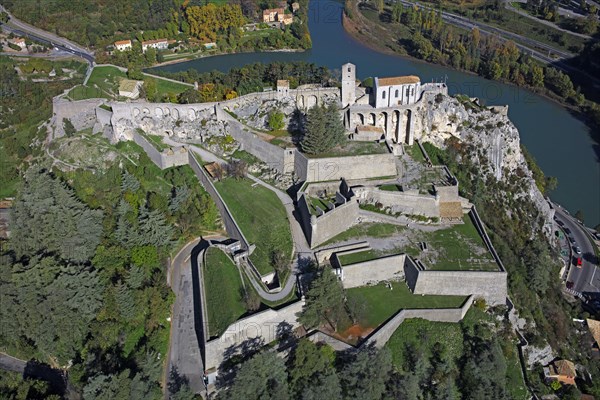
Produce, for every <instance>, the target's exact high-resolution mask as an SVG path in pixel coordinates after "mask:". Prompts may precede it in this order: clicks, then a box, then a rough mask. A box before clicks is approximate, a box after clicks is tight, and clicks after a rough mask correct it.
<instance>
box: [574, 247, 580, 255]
mask: <svg viewBox="0 0 600 400" xmlns="http://www.w3.org/2000/svg"><path fill="white" fill-rule="evenodd" d="M574 250H575V253H577V254H581V248H580V247H579V246H575V249H574Z"/></svg>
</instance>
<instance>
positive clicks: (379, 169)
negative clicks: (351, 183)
mask: <svg viewBox="0 0 600 400" xmlns="http://www.w3.org/2000/svg"><path fill="white" fill-rule="evenodd" d="M294 171H295V173H296V176H298V178H299V179H300V180H301V181H306V182H320V181H334V180H339V179H341V178H346V179H369V178H377V177H381V176H395V175H396V173H397V171H396V158H395V156H394V155H393V154H391V153H387V154H369V155H362V156H348V157H327V158H308V157H306V156H305V155H304V154H301V153H300V152H297V153H296V157H295V159H294Z"/></svg>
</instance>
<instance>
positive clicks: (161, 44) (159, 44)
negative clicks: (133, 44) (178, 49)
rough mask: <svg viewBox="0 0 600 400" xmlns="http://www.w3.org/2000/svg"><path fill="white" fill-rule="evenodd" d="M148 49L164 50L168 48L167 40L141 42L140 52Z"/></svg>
mask: <svg viewBox="0 0 600 400" xmlns="http://www.w3.org/2000/svg"><path fill="white" fill-rule="evenodd" d="M150 47H151V48H153V49H156V50H166V49H168V48H169V42H168V41H167V39H156V40H146V41H145V42H142V51H143V52H144V53H145V52H146V50H147V49H148V48H150Z"/></svg>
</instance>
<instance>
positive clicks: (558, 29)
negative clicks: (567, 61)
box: [504, 0, 592, 39]
mask: <svg viewBox="0 0 600 400" xmlns="http://www.w3.org/2000/svg"><path fill="white" fill-rule="evenodd" d="M510 3H511V2H510V0H506V1H504V7H505V8H506V9H507V10H509V11H512V12H514V13H517V14H519V15H522V16H523V17H526V18H529V19H531V20H534V21H536V22H539V23H540V24H544V25H546V26H549V27H551V28H553V29H556V30H557V31H561V32H564V33H567V34H569V35H573V36H578V37H580V38H583V39H592V37H591V36H589V35H586V34H583V33H577V32H573V31H570V30H568V29H564V28H561V27H560V26H558V25H556V24H555V23H554V22H551V21H546V20H545V19H541V18H537V17H535V16H533V15H531V14H529V13H528V12H527V11H523V10H520V9H518V8H515V7H513V6H512V4H510ZM562 10H564V9H563V8H561V7H559V13H561V15H562V13H563V11H562ZM564 11H567V10H564ZM569 16H570V15H569ZM570 17H571V16H570Z"/></svg>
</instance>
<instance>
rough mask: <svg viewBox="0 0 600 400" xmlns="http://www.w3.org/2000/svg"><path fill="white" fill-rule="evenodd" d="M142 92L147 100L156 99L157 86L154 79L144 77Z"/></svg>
mask: <svg viewBox="0 0 600 400" xmlns="http://www.w3.org/2000/svg"><path fill="white" fill-rule="evenodd" d="M143 88H144V94H145V96H146V100H148V101H151V102H152V101H156V100H158V98H157V96H158V88H157V86H156V80H155V79H150V78H148V79H144V87H143Z"/></svg>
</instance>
